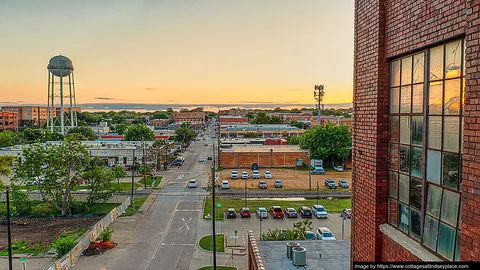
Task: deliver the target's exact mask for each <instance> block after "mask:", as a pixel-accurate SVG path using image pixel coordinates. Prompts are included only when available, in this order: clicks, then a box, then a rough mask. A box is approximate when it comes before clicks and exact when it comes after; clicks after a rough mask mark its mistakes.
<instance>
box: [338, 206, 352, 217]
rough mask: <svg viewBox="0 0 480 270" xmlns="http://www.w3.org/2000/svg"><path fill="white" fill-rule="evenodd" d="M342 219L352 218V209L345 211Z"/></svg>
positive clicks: (341, 214) (341, 215)
mask: <svg viewBox="0 0 480 270" xmlns="http://www.w3.org/2000/svg"><path fill="white" fill-rule="evenodd" d="M340 217H343V218H352V209H348V208H345V209H343V210H342V213H340Z"/></svg>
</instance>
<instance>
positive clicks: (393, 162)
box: [389, 144, 398, 170]
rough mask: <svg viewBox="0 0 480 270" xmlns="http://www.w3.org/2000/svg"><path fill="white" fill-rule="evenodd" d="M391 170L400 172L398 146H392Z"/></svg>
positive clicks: (390, 154)
mask: <svg viewBox="0 0 480 270" xmlns="http://www.w3.org/2000/svg"><path fill="white" fill-rule="evenodd" d="M389 156H390V163H389V164H390V169H392V170H398V144H390V153H389Z"/></svg>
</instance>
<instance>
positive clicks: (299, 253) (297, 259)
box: [292, 247, 307, 267]
mask: <svg viewBox="0 0 480 270" xmlns="http://www.w3.org/2000/svg"><path fill="white" fill-rule="evenodd" d="M292 263H293V265H295V266H297V267H298V266H305V265H307V249H306V248H304V247H294V248H292Z"/></svg>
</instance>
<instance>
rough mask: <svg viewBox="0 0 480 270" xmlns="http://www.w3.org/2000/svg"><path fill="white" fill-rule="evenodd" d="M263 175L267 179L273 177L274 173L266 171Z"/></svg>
mask: <svg viewBox="0 0 480 270" xmlns="http://www.w3.org/2000/svg"><path fill="white" fill-rule="evenodd" d="M263 177H265V179H272V173H271V172H270V171H265V173H264V174H263Z"/></svg>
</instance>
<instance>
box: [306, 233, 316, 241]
mask: <svg viewBox="0 0 480 270" xmlns="http://www.w3.org/2000/svg"><path fill="white" fill-rule="evenodd" d="M305 240H317V235H316V234H315V233H314V232H311V231H305Z"/></svg>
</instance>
